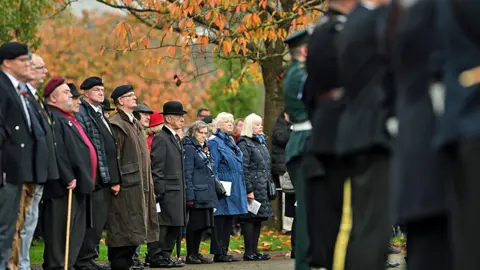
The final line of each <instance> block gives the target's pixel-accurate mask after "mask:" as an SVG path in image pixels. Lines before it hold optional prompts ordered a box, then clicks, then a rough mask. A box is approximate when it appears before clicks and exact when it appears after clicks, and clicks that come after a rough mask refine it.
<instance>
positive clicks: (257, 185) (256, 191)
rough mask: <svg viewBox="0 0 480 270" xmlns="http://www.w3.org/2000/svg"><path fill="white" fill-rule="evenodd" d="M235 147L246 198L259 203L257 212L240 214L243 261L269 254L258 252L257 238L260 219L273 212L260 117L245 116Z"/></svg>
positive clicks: (259, 229)
mask: <svg viewBox="0 0 480 270" xmlns="http://www.w3.org/2000/svg"><path fill="white" fill-rule="evenodd" d="M238 147H239V148H240V150H242V153H243V174H244V179H245V186H246V188H247V198H248V201H249V203H250V204H251V203H252V202H253V201H254V200H255V201H257V202H259V203H261V205H260V209H259V210H258V212H257V214H253V213H251V212H250V213H248V214H247V215H246V216H243V217H242V221H243V222H244V224H243V227H242V231H243V236H244V239H245V253H244V255H243V259H244V260H246V261H258V260H269V259H270V255H268V254H261V253H259V252H258V239H259V238H260V231H261V228H262V222H263V221H265V220H268V219H269V218H270V217H272V216H273V208H272V202H271V198H270V197H269V195H268V187H269V184H270V181H271V174H270V154H269V153H268V149H267V146H266V140H265V135H263V126H262V118H261V117H260V116H258V115H256V114H250V115H249V116H247V118H245V122H244V124H243V129H242V136H241V137H240V138H239V139H238Z"/></svg>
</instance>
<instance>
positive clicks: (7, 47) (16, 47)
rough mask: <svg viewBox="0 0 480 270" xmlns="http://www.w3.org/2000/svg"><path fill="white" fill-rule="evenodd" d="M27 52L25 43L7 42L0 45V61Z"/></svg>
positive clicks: (26, 53)
mask: <svg viewBox="0 0 480 270" xmlns="http://www.w3.org/2000/svg"><path fill="white" fill-rule="evenodd" d="M28 54H29V53H28V46H27V45H25V44H22V43H19V42H7V43H4V44H3V45H2V46H0V63H2V62H3V60H6V59H8V60H10V59H15V58H17V57H19V56H22V55H28Z"/></svg>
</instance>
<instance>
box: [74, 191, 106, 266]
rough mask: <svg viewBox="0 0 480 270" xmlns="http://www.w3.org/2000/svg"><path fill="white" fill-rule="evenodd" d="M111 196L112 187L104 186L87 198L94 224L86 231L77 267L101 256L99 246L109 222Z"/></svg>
mask: <svg viewBox="0 0 480 270" xmlns="http://www.w3.org/2000/svg"><path fill="white" fill-rule="evenodd" d="M111 196H112V193H111V191H110V188H102V189H99V190H96V191H94V192H93V193H92V195H91V199H90V200H87V204H91V205H90V207H89V208H90V209H91V212H92V213H91V214H92V216H91V225H93V226H92V227H91V228H87V230H86V232H85V237H84V239H83V244H82V248H81V249H80V254H78V259H77V263H76V265H75V266H76V267H81V266H85V265H86V264H87V263H88V261H90V260H95V259H96V258H98V256H99V254H98V250H97V246H98V244H99V242H100V240H101V239H102V232H103V228H104V227H105V224H106V223H107V217H108V208H109V206H110V200H111Z"/></svg>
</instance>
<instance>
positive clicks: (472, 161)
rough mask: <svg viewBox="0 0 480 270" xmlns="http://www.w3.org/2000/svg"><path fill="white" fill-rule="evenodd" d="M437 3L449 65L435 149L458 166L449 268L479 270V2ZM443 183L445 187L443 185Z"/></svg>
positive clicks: (445, 54)
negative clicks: (452, 255) (440, 148)
mask: <svg viewBox="0 0 480 270" xmlns="http://www.w3.org/2000/svg"><path fill="white" fill-rule="evenodd" d="M436 2H438V3H437V8H438V16H439V17H438V21H439V23H440V25H439V28H440V29H441V31H439V32H438V35H437V36H438V37H439V40H440V41H441V44H442V45H443V49H444V56H445V61H446V63H445V65H444V67H445V68H444V70H443V71H444V77H443V81H444V83H445V90H446V92H445V94H446V96H445V104H444V112H443V114H442V112H441V111H440V114H439V115H441V116H440V118H439V119H440V121H439V126H438V129H437V134H436V135H437V136H436V141H435V144H436V146H441V147H442V149H443V150H444V151H443V153H445V151H446V153H447V154H448V156H449V157H450V158H452V159H454V161H455V163H454V164H453V165H454V170H455V171H454V172H455V175H454V178H453V187H451V186H449V190H451V191H453V194H452V195H453V196H452V198H453V200H452V205H451V217H452V221H453V222H452V231H453V245H454V246H453V250H454V262H455V265H454V266H451V268H452V269H477V268H478V266H477V264H478V258H477V256H478V255H477V254H478V252H477V247H476V246H477V245H478V241H479V234H478V228H479V227H480V217H479V216H478V210H479V209H480V196H479V195H478V194H479V193H480V182H479V181H478V177H479V175H480V169H479V168H480V167H479V164H480V154H479V153H480V125H479V121H480V100H478V98H479V93H480V72H479V71H480V70H479V67H480V27H479V24H478V18H477V17H478V15H479V14H480V1H477V0H462V1H458V0H442V1H436ZM441 180H442V182H440V184H441V185H442V186H443V185H444V183H443V182H444V181H445V180H444V179H441ZM437 182H438V179H437ZM432 184H433V183H432ZM437 185H438V183H437ZM432 192H433V190H432ZM432 195H433V193H432ZM437 196H438V195H437ZM443 197H444V194H443V193H442V198H443ZM442 206H443V205H442ZM442 210H444V208H442ZM409 244H410V239H409ZM437 256H438V255H437ZM442 269H446V268H442Z"/></svg>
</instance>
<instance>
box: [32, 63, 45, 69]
mask: <svg viewBox="0 0 480 270" xmlns="http://www.w3.org/2000/svg"><path fill="white" fill-rule="evenodd" d="M32 67H33V68H35V69H37V70H44V69H47V67H46V66H45V65H43V66H35V65H34V64H32Z"/></svg>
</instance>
